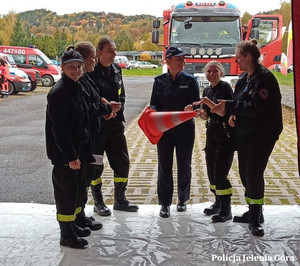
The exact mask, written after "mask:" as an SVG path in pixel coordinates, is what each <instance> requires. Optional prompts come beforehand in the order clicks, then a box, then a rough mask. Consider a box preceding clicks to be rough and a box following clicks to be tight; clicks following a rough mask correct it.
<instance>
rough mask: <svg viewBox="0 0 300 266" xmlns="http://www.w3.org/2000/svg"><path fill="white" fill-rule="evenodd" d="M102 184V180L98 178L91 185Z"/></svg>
mask: <svg viewBox="0 0 300 266" xmlns="http://www.w3.org/2000/svg"><path fill="white" fill-rule="evenodd" d="M101 183H102V178H101V177H99V178H97V179H95V180H92V182H91V185H93V186H96V185H99V184H101Z"/></svg>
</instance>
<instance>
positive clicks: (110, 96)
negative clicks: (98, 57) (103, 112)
mask: <svg viewBox="0 0 300 266" xmlns="http://www.w3.org/2000/svg"><path fill="white" fill-rule="evenodd" d="M89 75H90V77H91V78H92V80H93V81H94V82H95V84H96V86H97V88H98V90H99V95H100V96H101V97H104V98H105V99H106V100H108V101H109V102H110V101H116V102H121V104H122V108H121V110H120V111H118V112H117V117H116V118H115V119H116V120H118V121H125V118H124V104H125V88H124V83H123V78H122V72H121V68H120V67H119V66H118V64H115V63H113V64H111V65H110V66H109V67H104V66H102V65H101V64H100V62H98V63H97V64H96V66H95V69H94V71H92V72H90V73H89ZM111 121H115V120H113V119H111Z"/></svg>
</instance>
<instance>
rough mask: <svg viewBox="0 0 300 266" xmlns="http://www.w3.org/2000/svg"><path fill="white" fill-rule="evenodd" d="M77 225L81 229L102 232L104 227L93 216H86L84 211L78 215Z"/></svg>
mask: <svg viewBox="0 0 300 266" xmlns="http://www.w3.org/2000/svg"><path fill="white" fill-rule="evenodd" d="M75 223H76V225H78V226H79V227H81V228H85V227H88V228H90V229H91V230H92V231H97V230H100V229H101V228H102V227H103V225H102V223H100V222H97V221H95V218H94V217H93V216H90V217H87V216H85V213H84V210H82V211H81V212H80V213H78V214H77V215H76V219H75Z"/></svg>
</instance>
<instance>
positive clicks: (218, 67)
mask: <svg viewBox="0 0 300 266" xmlns="http://www.w3.org/2000/svg"><path fill="white" fill-rule="evenodd" d="M211 66H215V67H216V68H217V69H218V70H219V71H220V72H222V74H223V75H225V69H224V67H223V65H222V64H221V63H220V62H218V61H215V60H213V61H210V62H208V63H207V64H206V65H205V67H204V73H205V72H206V71H207V69H208V68H209V67H211Z"/></svg>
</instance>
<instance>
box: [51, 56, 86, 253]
mask: <svg viewBox="0 0 300 266" xmlns="http://www.w3.org/2000/svg"><path fill="white" fill-rule="evenodd" d="M61 60H62V71H63V75H62V77H61V79H60V80H59V81H58V82H57V83H56V84H55V85H54V86H53V88H52V89H51V90H50V92H49V93H48V96H47V101H48V103H47V110H46V147H47V155H48V158H49V159H50V160H51V162H52V164H53V171H52V182H53V188H54V198H55V204H56V209H57V220H58V223H59V226H60V230H61V237H60V245H62V246H69V247H71V248H81V249H82V248H85V247H86V246H87V245H88V242H87V240H85V239H83V238H81V237H80V236H82V237H84V236H88V235H89V234H90V230H89V229H88V228H79V227H77V226H76V224H75V223H74V221H75V217H76V215H77V214H78V213H79V212H80V211H81V195H83V194H84V193H85V189H86V171H87V169H86V165H87V164H86V163H85V161H87V160H89V158H87V152H86V145H87V143H88V141H89V134H88V127H89V125H88V109H87V105H86V104H85V101H84V98H83V91H82V86H81V85H80V83H79V82H78V79H79V78H80V77H81V75H82V73H83V63H84V62H83V58H82V56H81V55H80V53H78V52H76V51H72V50H70V51H67V52H65V53H64V54H63V56H62V59H61Z"/></svg>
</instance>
